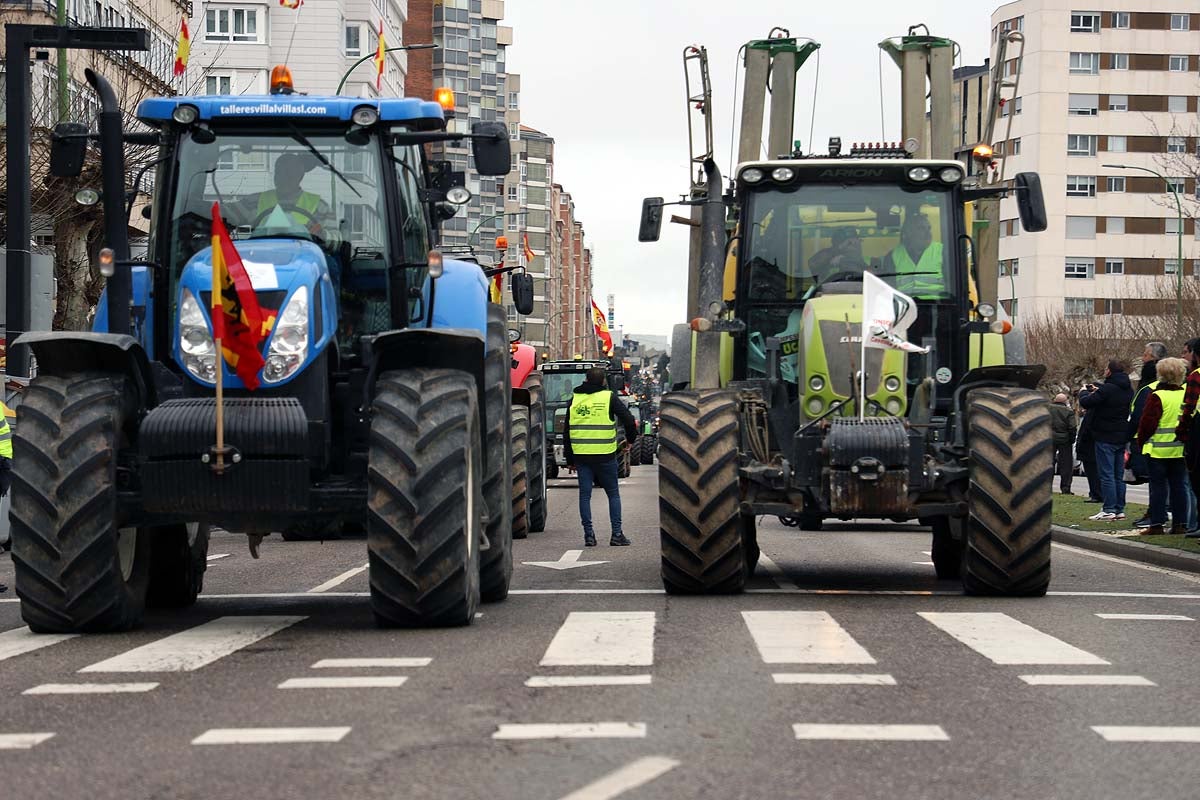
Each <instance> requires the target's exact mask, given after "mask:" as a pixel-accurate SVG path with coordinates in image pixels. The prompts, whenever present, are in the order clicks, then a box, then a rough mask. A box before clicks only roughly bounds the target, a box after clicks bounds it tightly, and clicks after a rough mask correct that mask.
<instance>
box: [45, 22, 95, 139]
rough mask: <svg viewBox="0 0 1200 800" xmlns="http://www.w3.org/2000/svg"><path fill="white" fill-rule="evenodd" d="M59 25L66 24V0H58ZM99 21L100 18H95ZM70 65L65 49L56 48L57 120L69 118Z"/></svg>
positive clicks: (64, 120) (62, 120)
mask: <svg viewBox="0 0 1200 800" xmlns="http://www.w3.org/2000/svg"><path fill="white" fill-rule="evenodd" d="M55 19H56V21H57V22H58V24H59V25H66V24H67V0H58V13H57V14H56V16H55ZM96 21H97V22H99V21H100V20H96ZM70 81H71V75H70V66H69V65H68V64H67V50H66V48H64V47H60V48H58V122H66V121H67V120H68V119H70V118H71V94H70V90H69V87H70Z"/></svg>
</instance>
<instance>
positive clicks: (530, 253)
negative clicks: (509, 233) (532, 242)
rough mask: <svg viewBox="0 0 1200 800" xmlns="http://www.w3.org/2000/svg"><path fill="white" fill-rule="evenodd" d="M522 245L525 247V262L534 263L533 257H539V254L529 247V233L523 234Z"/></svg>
mask: <svg viewBox="0 0 1200 800" xmlns="http://www.w3.org/2000/svg"><path fill="white" fill-rule="evenodd" d="M521 246H522V247H523V248H525V263H526V264H532V263H533V259H535V258H537V255H536V254H535V253H534V252H533V250H532V249H531V248H530V247H529V234H528V233H523V234H521Z"/></svg>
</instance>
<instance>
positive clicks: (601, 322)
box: [592, 300, 613, 356]
mask: <svg viewBox="0 0 1200 800" xmlns="http://www.w3.org/2000/svg"><path fill="white" fill-rule="evenodd" d="M592 324H593V325H595V327H596V338H597V339H599V340H600V341H601V342H603V343H604V355H606V356H611V355H612V354H613V343H612V334H611V333H609V331H608V320H607V319H605V317H604V312H603V311H601V310H600V306H598V305H596V301H595V300H593V301H592Z"/></svg>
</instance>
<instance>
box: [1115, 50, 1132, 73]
mask: <svg viewBox="0 0 1200 800" xmlns="http://www.w3.org/2000/svg"><path fill="white" fill-rule="evenodd" d="M1113 69H1116V70H1121V71H1122V72H1124V71H1125V70H1127V69H1129V53H1113Z"/></svg>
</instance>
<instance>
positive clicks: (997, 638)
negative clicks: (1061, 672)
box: [917, 611, 1108, 666]
mask: <svg viewBox="0 0 1200 800" xmlns="http://www.w3.org/2000/svg"><path fill="white" fill-rule="evenodd" d="M917 613H918V614H920V616H922V617H923V618H924V619H925V620H927V621H928V622H931V623H933V624H934V625H936V626H937V627H938V628H941V629H942V630H943V631H945V632H946V633H948V634H950V635H951V636H953V637H954V638H955V639H957V640H958V641H960V642H962V643H963V644H965V645H966V646H967V647H969V648H971V649H972V650H974V651H975V652H976V653H979V654H980V655H982V656H984V657H985V658H987V659H988V660H990V661H991V662H992V663H993V664H1090V665H1095V666H1106V665H1107V664H1108V662H1107V661H1105V660H1104V659H1103V658H1100V657H1099V656H1094V655H1092V654H1091V653H1089V652H1087V651H1086V650H1080V649H1079V648H1078V647H1075V646H1073V645H1069V644H1067V643H1066V642H1064V641H1063V640H1061V639H1056V638H1055V637H1053V636H1051V635H1050V634H1048V633H1042V632H1041V631H1039V630H1038V629H1037V628H1034V627H1031V626H1029V625H1026V624H1025V623H1024V622H1021V621H1019V620H1016V619H1013V618H1012V617H1010V616H1008V615H1007V614H1000V613H997V612H966V613H959V612H942V611H919V612H917Z"/></svg>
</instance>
